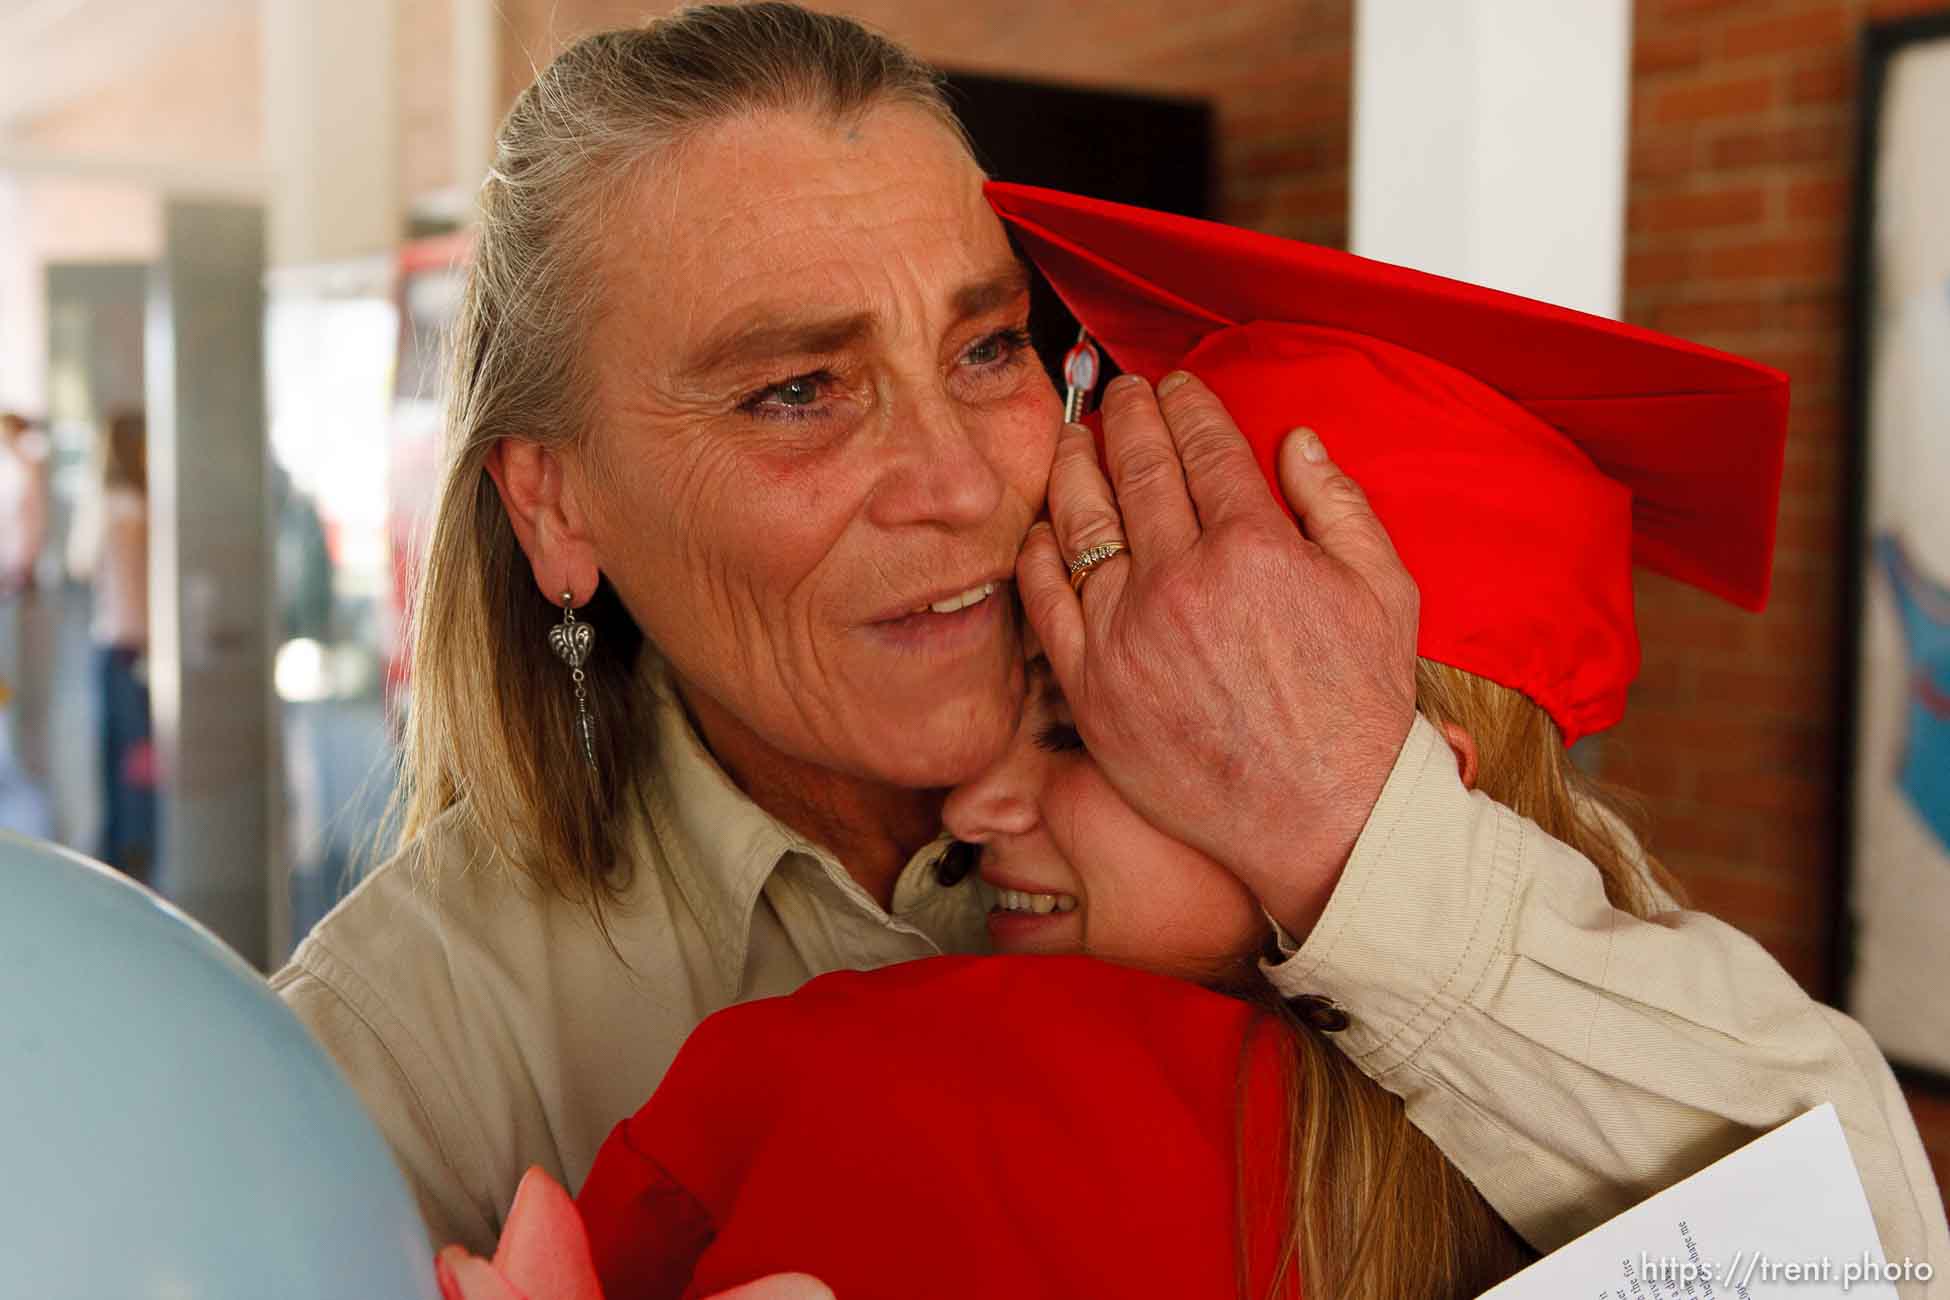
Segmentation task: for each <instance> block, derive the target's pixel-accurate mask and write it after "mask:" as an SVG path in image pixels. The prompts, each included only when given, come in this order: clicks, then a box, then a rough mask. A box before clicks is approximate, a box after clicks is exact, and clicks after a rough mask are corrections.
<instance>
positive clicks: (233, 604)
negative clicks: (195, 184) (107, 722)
mask: <svg viewBox="0 0 1950 1300" xmlns="http://www.w3.org/2000/svg"><path fill="white" fill-rule="evenodd" d="M263 228H264V218H263V214H262V212H261V211H260V210H259V209H258V208H256V207H255V206H251V205H244V204H228V203H188V202H174V203H171V204H169V206H168V208H167V210H166V211H165V213H164V246H163V254H162V258H161V260H160V261H159V262H158V263H157V265H156V268H155V271H154V273H153V280H152V282H151V286H150V295H149V304H148V321H147V329H146V331H145V347H144V350H145V353H146V356H145V359H144V368H145V371H146V385H145V386H146V388H147V391H148V402H147V405H148V411H149V610H150V626H149V691H150V708H151V711H152V714H153V716H154V720H155V731H156V744H157V748H158V750H159V752H160V755H161V758H162V769H163V772H164V785H163V791H162V794H163V799H162V806H161V810H160V811H161V813H162V833H161V854H160V857H161V862H162V873H161V879H162V886H163V890H164V892H165V893H167V894H168V895H169V896H170V897H171V898H172V899H174V900H175V901H176V902H177V903H179V904H181V905H182V907H183V909H184V910H185V911H187V912H189V913H190V915H192V916H194V917H196V918H197V919H198V920H200V921H202V922H203V923H204V924H206V925H208V926H209V927H210V928H211V929H212V930H215V931H216V932H217V934H218V935H219V936H221V937H222V938H223V939H224V940H225V941H226V942H228V943H229V944H230V945H231V946H232V947H233V948H235V949H237V951H238V952H240V953H242V954H243V955H244V957H245V958H246V959H248V960H250V961H253V962H256V963H258V964H259V965H263V964H265V963H266V961H267V960H268V957H269V945H268V938H267V934H266V930H267V927H268V919H267V918H268V914H269V894H268V891H269V889H270V888H271V881H270V873H269V872H267V870H266V862H267V860H268V858H269V855H270V853H271V852H272V838H271V825H270V817H271V784H270V783H271V781H272V779H273V776H274V773H275V772H276V770H277V769H276V764H275V763H274V762H273V760H272V755H273V754H274V753H275V750H274V749H273V748H272V745H271V734H272V732H271V712H270V710H271V681H270V640H271V634H270V621H271V605H270V593H271V543H270V533H269V528H270V520H269V517H268V506H267V502H266V499H265V498H266V493H265V490H264V483H265V468H264V369H263V340H264V326H263V321H264V295H263V282H264V235H263Z"/></svg>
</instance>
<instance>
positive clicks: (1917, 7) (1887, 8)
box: [1869, 0, 1943, 21]
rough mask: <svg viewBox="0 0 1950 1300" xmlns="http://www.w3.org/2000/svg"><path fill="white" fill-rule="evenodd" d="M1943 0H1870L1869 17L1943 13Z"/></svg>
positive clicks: (1905, 16) (1903, 16)
mask: <svg viewBox="0 0 1950 1300" xmlns="http://www.w3.org/2000/svg"><path fill="white" fill-rule="evenodd" d="M1942 10H1943V0H1869V17H1870V18H1871V19H1873V20H1876V21H1880V20H1882V19H1884V18H1908V17H1911V16H1913V15H1915V14H1924V13H1941V12H1942Z"/></svg>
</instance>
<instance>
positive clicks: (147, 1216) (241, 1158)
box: [0, 832, 439, 1300]
mask: <svg viewBox="0 0 1950 1300" xmlns="http://www.w3.org/2000/svg"><path fill="white" fill-rule="evenodd" d="M0 1295H3V1296H33V1297H35V1298H36V1300H70V1298H72V1300H111V1298H112V1300H270V1298H271V1297H277V1300H314V1297H315V1298H316V1300H437V1297H438V1295H439V1291H438V1288H437V1287H436V1286H435V1284H434V1280H433V1259H432V1252H431V1250H430V1249H429V1247H428V1243H427V1238H426V1230H425V1229H424V1228H423V1227H422V1226H421V1222H420V1216H419V1213H418V1211H417V1210H416V1208H415V1206H414V1202H413V1198H412V1196H411V1195H410V1194H409V1193H408V1191H407V1188H406V1183H405V1180H404V1179H402V1178H401V1176H400V1173H399V1170H398V1167H397V1166H395V1165H394V1163H393V1159H392V1155H391V1153H390V1151H389V1150H388V1148H387V1146H386V1144H385V1141H384V1140H383V1139H382V1138H381V1137H380V1135H379V1131H378V1130H377V1129H376V1128H375V1127H374V1126H373V1124H372V1121H371V1120H370V1119H368V1118H367V1116H366V1114H365V1111H364V1110H363V1109H362V1108H361V1107H360V1104H359V1101H358V1099H357V1098H356V1097H355V1096H354V1095H353V1093H352V1090H351V1089H350V1088H349V1087H348V1086H347V1084H346V1082H345V1080H344V1079H343V1077H341V1076H340V1074H339V1072H338V1069H337V1067H336V1066H334V1065H333V1064H332V1062H331V1060H330V1059H329V1058H328V1057H327V1056H326V1055H325V1053H324V1052H323V1051H322V1050H321V1049H320V1048H319V1047H318V1046H317V1044H316V1043H314V1042H313V1041H312V1039H311V1036H310V1035H309V1034H307V1033H306V1031H305V1029H304V1027H303V1026H302V1025H300V1024H299V1023H298V1020H297V1019H296V1017H294V1016H293V1015H292V1014H291V1012H290V1011H289V1010H287V1009H286V1008H285V1006H284V1004H283V1003H282V1002H280V1001H279V1000H278V998H277V996H276V995H275V994H273V993H272V992H271V990H270V988H269V986H268V985H267V984H266V983H265V982H264V980H263V978H262V977H261V976H259V975H258V973H257V972H256V971H254V970H252V969H251V968H250V967H249V966H248V965H246V964H245V963H244V962H243V961H242V960H241V959H240V958H238V957H237V955H236V954H234V953H233V952H231V951H230V950H229V949H228V948H226V947H224V945H223V944H222V943H221V942H219V941H218V940H217V939H216V938H215V936H213V935H211V934H210V933H209V932H208V931H206V930H205V929H203V928H202V927H201V926H199V925H197V924H196V923H195V922H194V921H191V920H190V919H189V918H188V917H186V916H184V915H183V914H182V913H181V912H179V911H177V910H176V909H175V908H173V907H171V906H170V905H169V904H167V903H165V902H163V901H162V900H161V899H160V898H157V897H156V896H155V895H154V894H152V893H150V892H149V891H147V890H145V889H143V888H142V887H141V886H139V885H137V884H135V883H133V882H132V881H130V880H128V879H127V878H126V877H124V876H121V875H119V874H117V873H116V872H114V871H111V870H109V869H108V868H107V867H103V866H100V865H98V864H96V863H93V862H90V861H88V860H87V859H85V858H81V857H78V856H76V855H75V854H72V853H68V852H65V851H64V850H61V849H57V848H53V847H51V846H48V845H45V844H40V843H37V842H35V841H32V840H26V839H22V838H20V837H19V836H16V835H10V834H6V833H4V832H0Z"/></svg>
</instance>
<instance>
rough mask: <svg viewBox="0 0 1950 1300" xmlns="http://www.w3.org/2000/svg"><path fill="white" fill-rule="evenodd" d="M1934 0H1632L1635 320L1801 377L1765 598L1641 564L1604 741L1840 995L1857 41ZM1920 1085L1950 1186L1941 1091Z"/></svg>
mask: <svg viewBox="0 0 1950 1300" xmlns="http://www.w3.org/2000/svg"><path fill="white" fill-rule="evenodd" d="M1943 7H1944V0H1925V2H1922V3H1919V0H1901V2H1896V3H1892V2H1889V0H1637V5H1636V14H1635V24H1634V27H1635V30H1634V50H1633V97H1632V119H1633V120H1632V154H1631V170H1630V183H1629V194H1630V209H1629V212H1628V215H1627V222H1626V235H1627V262H1626V273H1625V293H1626V296H1625V311H1626V316H1627V318H1628V319H1630V320H1632V321H1634V322H1636V323H1638V324H1641V325H1647V326H1650V327H1651V328H1653V329H1659V330H1666V331H1670V332H1672V333H1675V334H1680V335H1684V336H1686V337H1688V338H1693V339H1697V340H1699V341H1700V342H1703V343H1708V344H1711V345H1713V346H1715V347H1720V348H1725V349H1727V350H1729V351H1732V352H1738V353H1741V354H1743V355H1746V356H1751V357H1755V358H1757V359H1759V360H1762V361H1765V362H1768V363H1769V364H1771V365H1775V366H1778V367H1780V368H1781V369H1782V370H1785V371H1786V372H1787V373H1788V375H1789V377H1790V378H1791V379H1792V381H1793V385H1794V389H1793V405H1792V408H1791V413H1790V416H1789V435H1788V453H1787V469H1786V474H1785V481H1784V484H1783V487H1782V498H1781V522H1780V532H1779V539H1778V543H1777V549H1776V557H1775V583H1774V598H1773V601H1772V603H1771V604H1770V606H1769V608H1768V610H1767V612H1766V613H1765V614H1764V615H1761V616H1759V617H1755V616H1752V615H1747V614H1742V613H1740V612H1738V611H1736V610H1733V609H1731V608H1729V607H1727V606H1724V605H1721V604H1719V603H1718V602H1716V601H1713V600H1710V599H1708V598H1706V597H1704V596H1702V595H1700V594H1699V593H1697V592H1694V591H1692V590H1690V589H1688V588H1684V587H1680V586H1679V585H1677V584H1675V583H1672V582H1667V581H1665V580H1663V579H1659V578H1655V577H1649V576H1641V578H1640V580H1639V584H1638V596H1639V621H1640V625H1641V627H1642V629H1643V632H1644V641H1645V671H1644V674H1643V676H1642V678H1641V679H1640V682H1639V684H1638V686H1637V688H1636V689H1635V690H1634V691H1633V693H1632V701H1631V706H1630V708H1629V710H1628V712H1627V714H1626V718H1625V721H1624V723H1623V724H1622V725H1621V726H1620V727H1619V728H1618V729H1617V732H1616V733H1615V736H1614V738H1613V739H1612V741H1611V743H1610V746H1609V748H1608V749H1607V750H1606V770H1607V775H1611V776H1615V777H1617V779H1619V780H1621V781H1623V782H1625V783H1627V784H1629V785H1632V786H1634V787H1636V788H1637V789H1639V790H1641V791H1642V792H1643V793H1644V794H1645V795H1646V796H1647V799H1648V802H1649V805H1650V811H1651V813H1652V815H1653V826H1654V833H1655V847H1656V848H1657V850H1658V851H1659V852H1660V853H1661V854H1663V855H1664V857H1665V858H1666V860H1667V862H1668V863H1669V864H1670V865H1671V866H1673V867H1674V868H1675V869H1676V870H1677V871H1678V873H1679V874H1680V876H1681V877H1682V879H1683V880H1684V881H1685V882H1686V885H1687V887H1688V888H1689V889H1690V890H1691V891H1692V894H1693V899H1694V901H1695V903H1697V904H1698V905H1699V906H1702V907H1704V908H1706V909H1707V910H1709V911H1712V912H1716V913H1718V914H1719V915H1721V916H1724V917H1726V918H1727V919H1728V920H1730V921H1732V922H1734V923H1735V924H1736V925H1739V926H1740V927H1741V928H1742V929H1745V930H1747V931H1748V932H1749V933H1751V934H1753V935H1754V936H1755V937H1757V938H1758V939H1760V941H1761V942H1762V943H1764V944H1765V945H1766V946H1767V947H1768V949H1769V950H1770V951H1771V952H1773V954H1774V955H1775V956H1776V957H1778V958H1779V959H1780V961H1781V962H1782V964H1783V965H1785V966H1786V967H1787V968H1788V969H1789V970H1790V971H1792V972H1793V973H1794V974H1795V976H1796V977H1797V978H1798V979H1800V980H1801V981H1802V983H1803V984H1804V985H1806V986H1807V987H1808V988H1809V989H1810V990H1811V991H1813V992H1814V993H1815V994H1816V995H1817V996H1822V997H1827V998H1830V999H1833V998H1836V997H1838V996H1839V994H1840V989H1839V987H1838V984H1837V979H1838V976H1839V971H1838V970H1837V969H1836V968H1835V958H1836V953H1835V951H1834V945H1833V924H1834V918H1835V916H1836V914H1837V910H1838V909H1840V908H1841V907H1843V906H1844V900H1843V898H1842V896H1841V887H1840V877H1839V863H1838V862H1837V861H1836V858H1835V851H1834V828H1835V821H1836V817H1837V815H1838V812H1839V802H1840V796H1841V778H1842V766H1843V746H1844V744H1845V743H1846V737H1845V736H1844V734H1843V730H1842V726H1841V719H1840V716H1839V710H1838V707H1837V704H1838V700H1837V674H1838V671H1839V667H1840V663H1839V660H1840V655H1841V651H1842V646H1841V642H1840V640H1839V637H1838V635H1837V631H1836V629H1837V628H1838V627H1839V626H1840V619H1841V616H1842V569H1843V564H1844V556H1845V554H1846V551H1845V537H1844V529H1845V527H1846V523H1845V519H1844V512H1845V503H1846V500H1847V493H1848V484H1847V483H1846V482H1845V479H1844V476H1845V474H1846V469H1847V458H1846V441H1845V440H1846V438H1847V436H1848V430H1847V427H1846V413H1845V405H1846V400H1845V396H1844V394H1843V392H1842V383H1843V375H1842V369H1841V368H1842V361H1843V347H1844V334H1845V331H1846V328H1847V322H1846V297H1845V295H1846V292H1847V285H1846V283H1845V277H1846V274H1847V262H1846V256H1847V253H1846V248H1847V240H1848V222H1849V202H1850V195H1851V185H1852V182H1853V176H1854V164H1855V158H1854V149H1855V143H1854V135H1853V131H1854V125H1855V121H1856V114H1857V109H1858V105H1857V87H1856V78H1857V60H1858V54H1857V37H1858V34H1859V32H1860V30H1861V28H1862V26H1863V25H1864V24H1865V23H1867V22H1871V21H1876V20H1880V19H1885V18H1891V17H1898V16H1901V15H1904V14H1908V13H1914V12H1918V11H1922V10H1925V9H1942V8H1943ZM1912 1101H1913V1104H1914V1109H1915V1111H1916V1114H1917V1119H1918V1121H1919V1124H1920V1125H1921V1127H1922V1128H1923V1130H1924V1137H1925V1141H1926V1143H1927V1144H1928V1145H1929V1146H1930V1148H1931V1153H1932V1156H1933V1158H1934V1160H1935V1162H1936V1167H1937V1171H1938V1177H1939V1181H1941V1182H1944V1183H1945V1184H1946V1185H1950V1099H1946V1098H1943V1097H1938V1096H1929V1095H1924V1094H1913V1095H1912Z"/></svg>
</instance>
